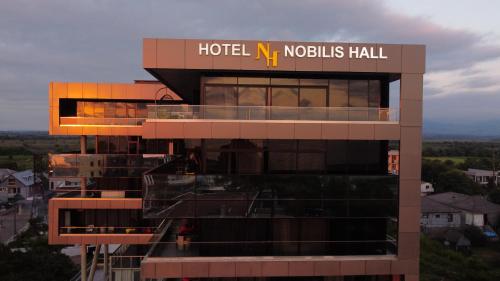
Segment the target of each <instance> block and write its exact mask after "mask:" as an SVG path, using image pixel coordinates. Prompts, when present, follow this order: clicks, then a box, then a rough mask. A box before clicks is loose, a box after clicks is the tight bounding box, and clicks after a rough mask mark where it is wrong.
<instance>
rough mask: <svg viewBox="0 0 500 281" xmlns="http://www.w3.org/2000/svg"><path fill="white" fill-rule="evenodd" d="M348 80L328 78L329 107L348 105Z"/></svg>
mask: <svg viewBox="0 0 500 281" xmlns="http://www.w3.org/2000/svg"><path fill="white" fill-rule="evenodd" d="M348 89H349V88H348V80H330V97H329V98H330V100H329V102H330V107H348V106H349V94H348Z"/></svg>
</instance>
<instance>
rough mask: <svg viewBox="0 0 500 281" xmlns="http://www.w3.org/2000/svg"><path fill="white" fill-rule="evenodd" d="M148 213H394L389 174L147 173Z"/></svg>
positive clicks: (375, 215)
mask: <svg viewBox="0 0 500 281" xmlns="http://www.w3.org/2000/svg"><path fill="white" fill-rule="evenodd" d="M144 183H145V186H144V192H143V194H144V200H143V204H144V215H145V217H149V218H173V219H176V218H203V217H205V218H276V217H288V218H304V217H309V218H328V219H346V218H355V219H359V218H369V219H374V220H380V219H382V220H384V219H387V218H391V219H392V218H394V217H397V197H398V177H397V176H393V175H371V176H358V175H349V176H347V175H346V176H337V175H278V174H276V175H164V174H155V175H145V176H144Z"/></svg>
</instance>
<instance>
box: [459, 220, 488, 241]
mask: <svg viewBox="0 0 500 281" xmlns="http://www.w3.org/2000/svg"><path fill="white" fill-rule="evenodd" d="M463 231H464V235H465V237H467V239H469V240H470V243H471V245H472V246H485V245H486V243H488V238H487V237H486V236H485V235H484V233H483V231H482V230H481V229H480V228H479V227H477V226H475V225H468V226H466V227H464V230H463Z"/></svg>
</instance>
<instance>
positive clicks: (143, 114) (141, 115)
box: [136, 103, 148, 118]
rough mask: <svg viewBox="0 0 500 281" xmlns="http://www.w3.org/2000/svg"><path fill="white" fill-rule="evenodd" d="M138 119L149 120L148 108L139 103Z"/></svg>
mask: <svg viewBox="0 0 500 281" xmlns="http://www.w3.org/2000/svg"><path fill="white" fill-rule="evenodd" d="M136 116H137V118H147V117H148V108H147V105H146V104H145V103H138V104H137V113H136Z"/></svg>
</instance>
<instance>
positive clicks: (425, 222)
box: [421, 192, 500, 228]
mask: <svg viewBox="0 0 500 281" xmlns="http://www.w3.org/2000/svg"><path fill="white" fill-rule="evenodd" d="M421 204H422V217H421V224H422V226H423V227H424V228H432V227H460V226H464V225H475V226H478V227H484V226H486V225H493V226H496V225H497V224H498V220H499V218H500V205H498V204H495V203H492V202H490V201H488V200H487V199H486V198H485V197H484V196H481V195H467V194H461V193H456V192H445V193H438V194H433V195H428V196H426V197H423V198H422V203H421ZM457 213H458V214H460V220H458V221H457V220H456V215H457ZM443 215H444V216H445V218H443V217H442V216H443ZM458 222H459V223H458Z"/></svg>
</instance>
